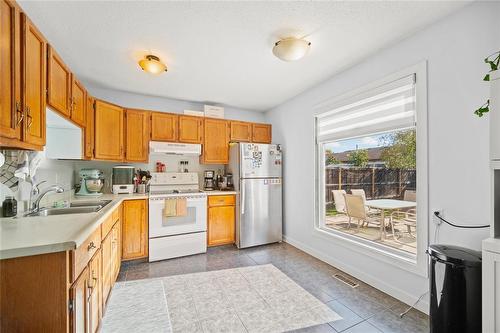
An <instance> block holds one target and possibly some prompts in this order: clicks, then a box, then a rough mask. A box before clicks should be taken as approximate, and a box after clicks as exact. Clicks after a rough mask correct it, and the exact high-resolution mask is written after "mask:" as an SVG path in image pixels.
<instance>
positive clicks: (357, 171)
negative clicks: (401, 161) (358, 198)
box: [325, 167, 417, 204]
mask: <svg viewBox="0 0 500 333" xmlns="http://www.w3.org/2000/svg"><path fill="white" fill-rule="evenodd" d="M325 183H326V193H325V194H326V198H325V199H326V203H327V204H329V203H333V194H332V190H345V191H346V192H347V193H349V191H350V190H351V189H364V190H365V193H366V197H367V199H380V198H399V199H402V198H403V195H404V192H405V190H415V189H416V183H417V172H416V170H415V169H388V168H356V167H350V168H342V167H326V169H325Z"/></svg>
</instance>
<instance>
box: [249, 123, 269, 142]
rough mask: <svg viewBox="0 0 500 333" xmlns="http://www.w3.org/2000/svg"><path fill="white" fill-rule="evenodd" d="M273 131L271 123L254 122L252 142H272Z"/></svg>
mask: <svg viewBox="0 0 500 333" xmlns="http://www.w3.org/2000/svg"><path fill="white" fill-rule="evenodd" d="M271 140H272V133H271V125H269V124H252V142H257V143H271Z"/></svg>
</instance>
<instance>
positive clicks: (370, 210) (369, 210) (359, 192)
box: [351, 189, 380, 215]
mask: <svg viewBox="0 0 500 333" xmlns="http://www.w3.org/2000/svg"><path fill="white" fill-rule="evenodd" d="M351 193H352V194H353V195H358V196H360V197H362V198H363V205H365V209H366V213H367V214H368V215H375V214H378V213H380V212H379V210H378V209H373V208H369V207H367V206H366V193H365V190H363V189H352V190H351Z"/></svg>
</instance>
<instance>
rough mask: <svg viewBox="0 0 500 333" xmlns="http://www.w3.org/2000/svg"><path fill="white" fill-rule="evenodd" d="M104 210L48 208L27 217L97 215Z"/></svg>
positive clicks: (90, 207) (92, 207)
mask: <svg viewBox="0 0 500 333" xmlns="http://www.w3.org/2000/svg"><path fill="white" fill-rule="evenodd" d="M101 209H102V206H86V207H68V208H47V209H41V210H40V211H38V212H35V213H30V214H28V215H27V216H50V215H65V214H82V213H95V212H98V211H99V210H101Z"/></svg>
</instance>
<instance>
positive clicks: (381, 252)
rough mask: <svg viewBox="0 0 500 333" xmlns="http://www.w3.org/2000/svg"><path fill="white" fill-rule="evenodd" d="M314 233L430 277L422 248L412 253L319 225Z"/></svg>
mask: <svg viewBox="0 0 500 333" xmlns="http://www.w3.org/2000/svg"><path fill="white" fill-rule="evenodd" d="M313 234H314V236H316V237H320V238H323V239H325V240H327V241H330V242H331V241H335V242H336V243H337V244H339V245H341V246H345V247H346V248H349V249H351V250H353V251H355V252H358V253H360V254H362V255H366V256H368V257H370V258H373V259H375V260H378V261H382V262H384V263H387V264H390V265H393V266H395V267H397V268H399V269H403V270H406V271H408V272H411V273H415V274H417V275H420V276H422V277H425V278H427V277H428V272H427V260H426V254H425V251H420V249H417V255H412V254H409V253H405V252H403V251H399V250H396V249H391V248H388V247H387V246H384V245H381V244H377V243H373V242H372V241H369V240H364V239H360V238H358V237H355V236H352V235H348V234H344V233H342V232H339V231H335V230H332V229H326V228H321V227H317V226H316V227H315V228H314V232H313Z"/></svg>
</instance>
